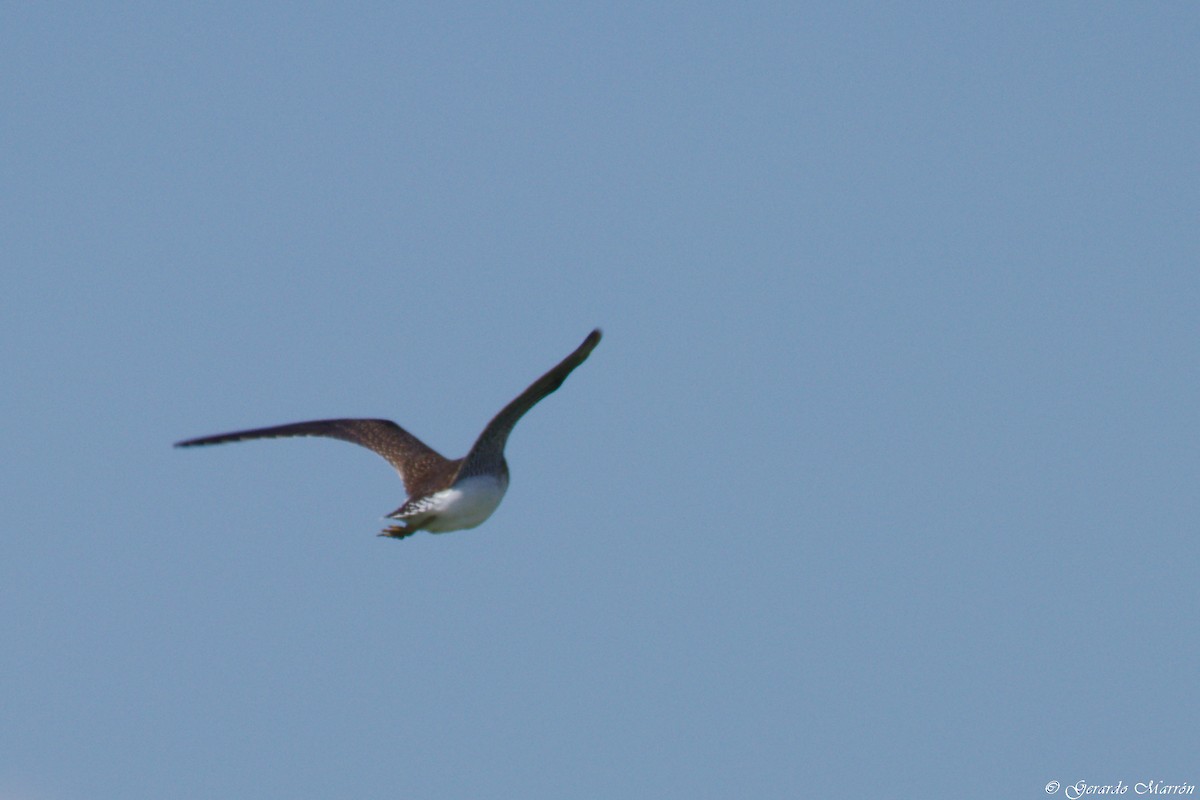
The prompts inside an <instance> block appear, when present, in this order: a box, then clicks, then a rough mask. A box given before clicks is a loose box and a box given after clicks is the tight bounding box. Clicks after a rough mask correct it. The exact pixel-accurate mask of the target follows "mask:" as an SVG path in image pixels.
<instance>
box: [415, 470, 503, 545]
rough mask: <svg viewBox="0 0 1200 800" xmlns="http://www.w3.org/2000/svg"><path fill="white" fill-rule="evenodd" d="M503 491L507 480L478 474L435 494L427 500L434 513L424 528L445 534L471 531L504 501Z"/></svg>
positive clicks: (431, 531) (430, 509)
mask: <svg viewBox="0 0 1200 800" xmlns="http://www.w3.org/2000/svg"><path fill="white" fill-rule="evenodd" d="M506 489H508V481H502V480H500V479H498V478H495V477H492V476H483V475H481V476H476V477H473V478H467V479H465V480H462V481H459V482H458V483H456V484H454V485H453V486H451V487H450V488H449V489H443V490H442V491H440V492H436V493H435V494H433V495H431V496H430V498H429V500H430V505H429V511H430V512H432V513H433V519H431V520H430V521H429V523H428V524H427V525H426V526H425V530H427V531H429V532H430V533H446V532H448V531H460V530H463V529H465V528H474V527H475V526H476V525H479V524H480V523H482V522H483V521H484V520H485V519H487V518H488V517H490V516H491V515H492V512H493V511H495V510H496V506H498V505H500V501H501V500H502V499H503V498H504V492H505V490H506Z"/></svg>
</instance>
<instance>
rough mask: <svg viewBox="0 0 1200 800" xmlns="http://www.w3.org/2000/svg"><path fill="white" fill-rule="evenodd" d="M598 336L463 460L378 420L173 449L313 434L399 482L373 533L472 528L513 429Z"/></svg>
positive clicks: (497, 485) (528, 393)
mask: <svg viewBox="0 0 1200 800" xmlns="http://www.w3.org/2000/svg"><path fill="white" fill-rule="evenodd" d="M600 336H601V334H600V330H599V329H596V330H594V331H592V332H591V333H590V334H588V336H587V338H586V339H584V340H583V344H581V345H580V346H579V347H578V348H576V349H575V351H574V352H573V353H571V354H570V355H569V356H567V357H566V358H564V359H563V360H562V361H560V362H559V363H558V364H557V365H556V366H555V367H554V368H553V369H551V370H550V371H549V372H547V373H546V374H545V375H543V376H542V377H540V378H538V379H537V380H536V381H534V382H533V383H532V384H531V385H530V386H529V388H528V389H526V390H525V391H523V392H521V394H519V395H518V396H517V397H516V398H515V399H514V400H513V401H512V402H511V403H509V404H508V405H506V406H505V407H504V408H503V409H501V410H500V413H498V414H497V415H496V416H495V417H493V418H492V420H491V422H489V423H488V424H487V427H485V428H484V429H483V433H481V434H480V435H479V438H478V439H476V440H475V444H474V445H473V446H472V447H471V450H470V452H468V453H467V455H466V456H464V457H463V458H456V459H448V458H446V457H444V456H442V455H441V454H440V453H438V452H437V451H436V450H434V449H433V448H431V447H429V446H428V445H426V444H425V443H424V442H422V441H421V440H420V439H418V438H417V437H415V436H413V435H412V434H411V433H409V432H408V431H406V430H404V429H403V428H401V427H400V426H399V425H397V424H396V423H394V422H391V421H389V420H386V419H323V420H313V421H310V422H294V423H291V424H288V425H275V426H272V427H268V428H253V429H250V430H244V431H234V432H232V433H220V434H217V435H215V436H202V437H200V438H196V439H186V440H184V441H182V442H177V443H176V444H175V446H176V447H195V446H199V445H208V444H222V443H224V442H239V441H245V440H248V439H274V438H279V437H291V436H321V437H326V438H331V439H341V440H342V441H345V442H352V443H354V444H357V445H361V446H363V447H366V448H367V449H369V450H371V451H373V452H375V453H378V454H379V455H381V456H383V458H385V459H386V460H387V462H388V463H389V464H391V465H392V466H393V467H395V469H396V471H397V472H398V473H400V479H401V480H402V481H403V482H404V490H405V492H406V494H407V495H408V500H407V501H406V502H405V503H404V505H402V506H400V508H398V509H396V510H395V511H394V512H392V513H391V514H389V515H388V517H389V518H392V519H397V520H401V522H402V523H403V525H392V526H389V527H388V528H387V529H385V530H384V531H383V532H382V533H381V534H380V535H381V536H392V537H395V538H402V537H404V536H408V535H410V534H412V533H415V532H417V531H419V530H429V531H431V532H433V533H444V532H447V531H451V530H461V529H463V528H472V527H475V526H476V525H478V524H480V523H481V522H483V521H484V520H485V519H487V517H488V516H489V515H490V514H491V512H492V511H493V510H494V509H495V507H496V506H497V505H499V503H500V498H501V497H503V495H504V491H505V489H507V487H508V464H507V463H506V462H505V460H504V446H505V444H506V443H507V442H508V435H509V434H510V433H511V432H512V429H513V426H515V425H516V424H517V421H518V420H520V419H521V417H522V416H524V415H525V413H526V412H528V411H529V409H531V408H533V407H534V406H535V405H536V404H537V403H538V402H539V401H540V400H542V399H543V398H544V397H546V395H548V394H550V393H551V392H553V391H555V390H556V389H558V387H560V386H562V383H563V381H565V380H566V378H567V376H568V375H570V374H571V372H572V371H573V370H574V369H575V368H576V367H578V366H579V365H580V364H582V363H583V362H584V360H585V359H586V358H587V357H588V355H589V354H591V352H592V350H593V349H595V347H596V345H597V344H599V342H600Z"/></svg>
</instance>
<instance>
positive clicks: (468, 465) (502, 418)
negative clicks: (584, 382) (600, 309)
mask: <svg viewBox="0 0 1200 800" xmlns="http://www.w3.org/2000/svg"><path fill="white" fill-rule="evenodd" d="M599 343H600V329H599V328H597V329H596V330H594V331H592V332H591V333H589V334H588V336H587V338H586V339H584V340H583V344H581V345H579V347H577V348H576V349H575V352H573V353H571V355H569V356H567V357H566V358H564V359H563V360H562V361H560V362H559V363H558V365H557V366H555V367H554V368H553V369H552V370H550V371H549V372H547V373H546V374H545V375H543V376H542V377H540V378H538V379H537V380H536V381H534V382H533V383H532V384H531V385H530V387H529V388H528V389H526V390H525V391H523V392H521V394H520V395H518V396H517V398H516V399H515V400H513V401H512V402H511V403H509V404H508V405H506V406H505V407H504V408H502V409H501V410H500V413H499V414H497V415H496V416H495V417H493V418H492V421H491V422H489V423H488V424H487V427H486V428H484V429H483V433H481V434H479V438H478V439H476V440H475V444H474V445H473V446H472V447H471V452H469V453H467V456H466V458H464V459H463V463H462V466H461V467H460V468H459V473H458V474H459V475H460V476H465V475H478V474H481V473H498V472H500V468H501V463H502V461H503V458H504V445H505V444H506V443H507V442H508V435H509V434H510V433H512V429H513V426H514V425H516V424H517V420H519V419H521V417H523V416H525V412H527V411H529V409H531V408H533V407H534V406H535V405H537V403H538V402H539V401H540V400H541V399H542V398H543V397H545V396H546V395H548V394H550V393H551V392H553V391H554V390H555V389H557V388H558V387H560V386H562V384H563V381H565V380H566V379H567V376H568V375H570V374H571V372H572V370H574V369H575V368H576V367H578V366H579V365H580V364H582V363H583V362H584V360H585V359H586V358H587V357H588V356H589V355H590V354H591V352H592V350H594V349H596V345H597V344H599Z"/></svg>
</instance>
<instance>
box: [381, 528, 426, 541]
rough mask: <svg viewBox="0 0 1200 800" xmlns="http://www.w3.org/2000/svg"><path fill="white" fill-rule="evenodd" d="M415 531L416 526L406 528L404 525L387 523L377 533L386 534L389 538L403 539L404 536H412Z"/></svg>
mask: <svg viewBox="0 0 1200 800" xmlns="http://www.w3.org/2000/svg"><path fill="white" fill-rule="evenodd" d="M416 532H417V529H416V528H408V527H405V526H404V525H389V526H387V527H386V528H384V529H383V530H381V531H380V532H379V535H380V536H387V537H388V538H390V539H403V538H404V537H405V536H412V535H413V534H414V533H416Z"/></svg>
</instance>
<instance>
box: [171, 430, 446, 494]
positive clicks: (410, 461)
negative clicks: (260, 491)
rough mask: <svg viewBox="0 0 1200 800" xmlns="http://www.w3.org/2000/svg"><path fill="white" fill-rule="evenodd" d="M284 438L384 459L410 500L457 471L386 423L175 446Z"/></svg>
mask: <svg viewBox="0 0 1200 800" xmlns="http://www.w3.org/2000/svg"><path fill="white" fill-rule="evenodd" d="M286 436H323V437H326V438H329V439H341V440H342V441H344V442H353V443H354V444H357V445H362V446H363V447H365V448H367V449H369V450H372V451H373V452H375V453H378V454H379V455H381V456H383V457H384V458H385V459H387V462H388V463H389V464H391V465H392V466H393V467H395V468H396V471H397V472H399V473H400V479H401V480H402V481H404V489H405V491H406V492H408V494H409V496H410V497H419V496H421V495H423V494H424V493H425V491H426V490H427V488H428V487H429V486H431V485H433V486H436V485H441V484H442V483H444V482H445V481H446V478H447V477H448V476H452V475H453V474H454V473H455V472H456V470H457V469H458V466H459V462H458V461H451V460H449V459H447V458H445V457H443V456H442V455H441V454H440V453H438V452H437V451H436V450H434V449H432V448H431V447H429V446H428V445H426V444H425V443H424V442H422V441H421V440H420V439H418V438H417V437H415V436H413V435H412V434H411V433H409V432H408V431H406V430H404V429H403V428H401V427H400V426H399V425H397V424H396V423H394V422H391V421H390V420H386V419H318V420H312V421H311V422H293V423H291V424H289V425H275V426H273V427H270V428H253V429H251V430H245V431H233V432H232V433H219V434H217V435H215V436H201V437H200V438H197V439H187V440H185V441H182V442H176V443H175V446H176V447H196V446H198V445H206V444H222V443H224V442H240V441H245V440H247V439H276V438H280V437H286Z"/></svg>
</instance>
